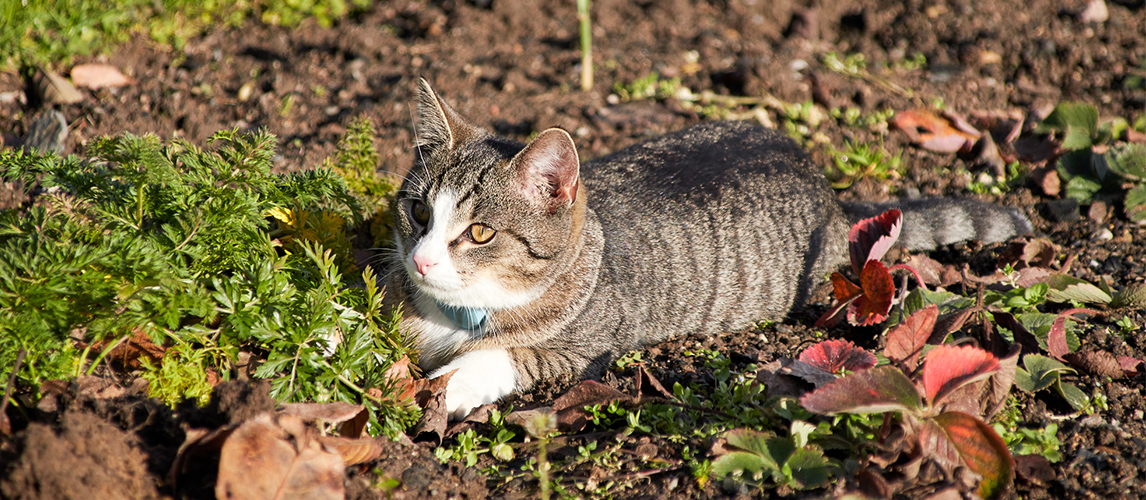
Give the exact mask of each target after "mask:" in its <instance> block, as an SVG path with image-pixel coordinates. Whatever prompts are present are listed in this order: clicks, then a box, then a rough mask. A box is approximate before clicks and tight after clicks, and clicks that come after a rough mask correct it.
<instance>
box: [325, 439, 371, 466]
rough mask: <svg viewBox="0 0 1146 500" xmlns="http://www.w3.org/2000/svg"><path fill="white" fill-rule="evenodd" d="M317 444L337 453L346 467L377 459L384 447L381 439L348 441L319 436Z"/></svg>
mask: <svg viewBox="0 0 1146 500" xmlns="http://www.w3.org/2000/svg"><path fill="white" fill-rule="evenodd" d="M318 442H319V443H322V446H323V447H324V448H326V449H327V450H330V451H332V452H334V453H337V454H338V456H339V457H341V458H342V462H343V465H345V466H346V467H350V466H351V465H357V464H361V463H366V462H369V461H371V460H374V459H376V458H378V457H379V456H381V455H382V451H383V450H384V449H385V446H386V445H385V441H383V440H381V439H374V438H356V439H350V438H345V437H341V436H319V437H318Z"/></svg>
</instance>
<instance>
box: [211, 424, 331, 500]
mask: <svg viewBox="0 0 1146 500" xmlns="http://www.w3.org/2000/svg"><path fill="white" fill-rule="evenodd" d="M288 438H293V439H288ZM292 441H293V445H292ZM345 469H346V467H345V465H344V464H343V462H342V458H341V457H340V456H338V454H336V453H331V452H329V451H326V450H325V449H323V447H322V445H321V444H320V443H319V442H318V441H317V440H315V439H312V438H310V436H309V430H308V429H307V428H306V427H305V425H304V424H303V423H302V421H301V420H299V419H298V418H297V417H293V416H289V415H286V416H282V417H280V418H279V420H278V421H277V422H276V421H275V420H274V419H272V418H271V416H270V414H267V413H263V414H260V415H259V416H257V417H255V418H252V419H250V420H248V421H246V422H244V423H243V424H242V425H240V426H239V428H238V429H236V430H235V431H234V432H232V433H231V435H230V436H229V437H228V438H227V441H226V442H225V443H224V444H223V449H222V450H221V451H220V453H219V475H218V480H217V482H216V484H215V496H216V497H217V498H225V499H231V500H247V499H251V500H255V499H260V500H261V499H270V498H273V499H277V500H292V499H308V500H312V499H313V500H319V499H330V500H334V499H339V500H341V499H342V498H344V496H345V491H344V488H345V487H344V485H343V483H344V480H345Z"/></svg>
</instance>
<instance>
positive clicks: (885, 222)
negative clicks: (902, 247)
mask: <svg viewBox="0 0 1146 500" xmlns="http://www.w3.org/2000/svg"><path fill="white" fill-rule="evenodd" d="M902 228H903V214H902V213H901V212H900V211H899V210H888V211H886V212H884V213H882V214H879V215H877V216H875V217H872V218H870V219H864V220H861V221H859V222H857V223H855V224H854V225H852V229H851V231H849V232H848V253H849V254H850V255H851V259H852V269H853V270H855V272H856V274H857V275H858V274H860V273H861V270H862V269H863V268H864V266H865V265H866V264H867V261H869V260H879V259H881V258H883V254H885V253H887V250H888V249H889V248H891V246H892V245H894V244H895V240H897V239H899V232H900V230H901V229H902Z"/></svg>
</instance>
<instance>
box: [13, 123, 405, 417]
mask: <svg viewBox="0 0 1146 500" xmlns="http://www.w3.org/2000/svg"><path fill="white" fill-rule="evenodd" d="M274 144H275V139H274V137H273V136H271V135H269V134H265V133H255V134H239V133H236V132H233V131H228V132H220V133H217V134H216V135H215V136H214V137H213V138H212V139H211V142H210V144H209V146H210V147H209V148H208V149H203V148H199V147H197V146H195V145H192V144H189V143H187V142H184V141H174V142H172V143H171V144H166V145H165V144H162V143H161V142H160V141H159V140H158V139H157V138H156V137H154V136H143V137H138V136H132V135H123V136H119V137H114V138H104V139H99V140H97V141H95V142H94V143H93V144H92V145H91V146H90V148H89V153H90V154H91V157H90V158H79V157H75V156H70V157H67V158H59V157H56V156H54V155H36V154H26V153H22V152H20V151H16V150H3V151H0V172H2V173H3V175H4V177H5V178H6V179H9V180H21V181H23V182H24V184H25V185H27V186H39V188H38V189H40V190H41V191H40V192H42V193H43V194H42V195H41V197H40V198H41V200H42V201H43V202H42V203H37V204H36V205H35V206H34V207H32V208H30V209H28V210H26V211H23V212H20V211H16V210H9V211H5V212H3V213H0V379H4V378H6V377H7V376H8V374H9V373H10V371H11V369H12V367H13V366H14V365H15V359H16V357H17V355H18V353H19V352H20V351H21V350H23V351H24V352H25V353H26V356H25V360H24V362H23V363H22V365H21V367H20V370H19V371H18V372H17V378H18V380H19V381H20V383H21V386H22V387H26V388H29V389H28V390H33V391H34V390H35V388H36V387H38V386H39V382H41V381H43V380H45V379H50V378H67V377H69V376H74V375H77V374H80V373H83V372H84V371H90V370H92V369H94V368H95V367H97V366H99V363H100V361H99V360H100V359H101V355H100V351H96V350H94V349H92V346H96V347H97V348H98V349H101V350H102V349H104V347H103V346H107V345H114V343H115V342H116V341H117V340H119V339H121V338H123V337H126V336H129V335H136V334H138V333H144V334H146V335H147V336H148V337H149V338H150V339H151V340H152V341H153V342H155V343H156V344H159V345H161V346H167V347H168V355H166V356H164V358H163V359H161V360H160V361H159V362H157V363H149V364H147V365H146V366H145V369H144V372H143V373H142V375H143V376H144V377H145V378H147V379H148V380H149V381H150V382H151V387H150V391H151V393H152V394H153V395H155V396H156V397H160V398H162V399H164V400H165V401H168V402H174V401H177V400H179V399H182V398H184V397H192V398H196V399H200V400H203V398H204V395H205V392H204V387H206V386H205V383H206V377H207V374H206V373H207V371H215V372H216V373H218V374H220V376H222V377H223V378H226V377H227V376H228V375H229V374H230V369H231V365H232V361H233V360H234V359H235V358H236V356H237V355H238V353H239V351H240V350H243V351H247V352H256V353H265V355H266V358H267V362H266V363H265V364H263V365H262V366H261V367H260V369H259V370H258V373H257V376H259V377H263V378H267V379H271V380H272V387H273V388H274V393H273V396H275V397H276V398H278V399H282V400H289V401H302V400H306V401H320V402H321V401H353V402H366V403H368V404H370V405H371V406H372V407H374V408H375V410H377V411H376V412H375V413H376V416H378V415H380V417H378V418H377V419H376V421H375V427H374V429H375V430H383V431H386V432H388V433H391V434H394V433H396V432H397V431H400V430H401V429H403V428H404V426H405V425H406V424H408V423H410V421H411V419H413V418H415V417H416V411H417V410H416V409H411V408H409V407H407V406H404V405H399V404H395V403H391V402H390V401H391V400H392V399H393V398H392V397H391V393H392V391H388V390H387V387H386V385H387V382H386V381H385V380H384V378H383V377H382V374H383V373H384V372H385V369H386V368H388V367H389V366H390V364H392V363H393V362H395V361H397V360H398V359H401V357H402V356H404V355H405V347H404V346H405V343H404V341H403V339H401V338H400V336H399V335H398V332H397V328H396V324H397V323H396V321H395V318H394V317H393V316H392V312H391V311H381V310H380V309H379V308H380V304H381V291H380V290H378V289H377V287H376V286H375V285H374V283H373V281H374V276H373V272H372V271H371V270H370V269H369V268H367V269H366V270H364V271H365V272H363V273H362V274H361V275H360V276H359V275H357V273H356V274H355V275H354V276H350V277H349V278H348V280H347V281H349V280H353V281H356V282H357V281H358V280H359V279H360V278H361V279H364V280H365V281H366V284H367V285H366V286H365V287H363V286H356V287H351V286H347V285H346V284H345V283H344V279H343V275H342V274H341V272H340V268H339V266H338V265H336V264H335V257H334V255H333V253H332V252H331V251H329V250H327V249H325V248H323V247H322V244H321V243H319V242H316V241H305V240H300V241H296V242H295V243H296V244H297V246H298V247H299V248H301V249H302V250H303V251H287V250H285V249H284V248H283V247H282V246H281V244H280V243H279V242H278V240H277V239H275V237H273V233H272V231H273V230H275V223H274V222H273V221H274V219H269V218H268V214H269V213H271V212H272V211H275V210H282V209H291V210H304V211H310V212H314V213H326V214H335V215H337V216H338V217H339V218H340V220H345V221H351V222H352V223H359V222H361V217H360V215H359V214H360V213H361V212H362V209H361V207H360V204H359V202H358V198H357V197H356V196H355V195H354V194H353V193H352V192H351V191H350V190H349V189H348V188H347V185H346V181H345V180H344V178H343V177H342V176H340V175H338V174H336V173H335V172H333V171H332V170H331V169H328V168H320V169H315V170H311V171H306V172H301V173H295V174H283V175H276V174H272V173H271V171H270V170H271V162H272V158H273V156H274ZM335 229H337V228H335ZM89 351H93V352H89ZM370 388H378V389H379V390H381V391H382V392H381V394H382V397H377V396H368V395H367V390H368V389H370Z"/></svg>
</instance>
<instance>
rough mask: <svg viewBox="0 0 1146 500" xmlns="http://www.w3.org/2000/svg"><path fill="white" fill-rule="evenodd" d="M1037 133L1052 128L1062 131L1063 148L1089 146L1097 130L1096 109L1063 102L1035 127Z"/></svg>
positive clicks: (1087, 105) (1091, 106)
mask: <svg viewBox="0 0 1146 500" xmlns="http://www.w3.org/2000/svg"><path fill="white" fill-rule="evenodd" d="M1035 130H1036V131H1038V132H1039V133H1044V134H1045V133H1047V132H1051V131H1054V130H1059V131H1062V132H1063V138H1062V147H1063V148H1064V149H1084V148H1089V147H1090V146H1091V145H1092V144H1093V143H1094V135H1095V134H1096V133H1097V132H1098V109H1097V108H1095V107H1094V106H1093V105H1090V104H1085V103H1080V102H1064V103H1062V104H1059V105H1058V106H1055V108H1054V111H1052V112H1051V114H1050V115H1048V116H1047V117H1046V119H1045V120H1043V122H1042V123H1041V124H1039V126H1038V127H1037V128H1036V129H1035Z"/></svg>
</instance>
